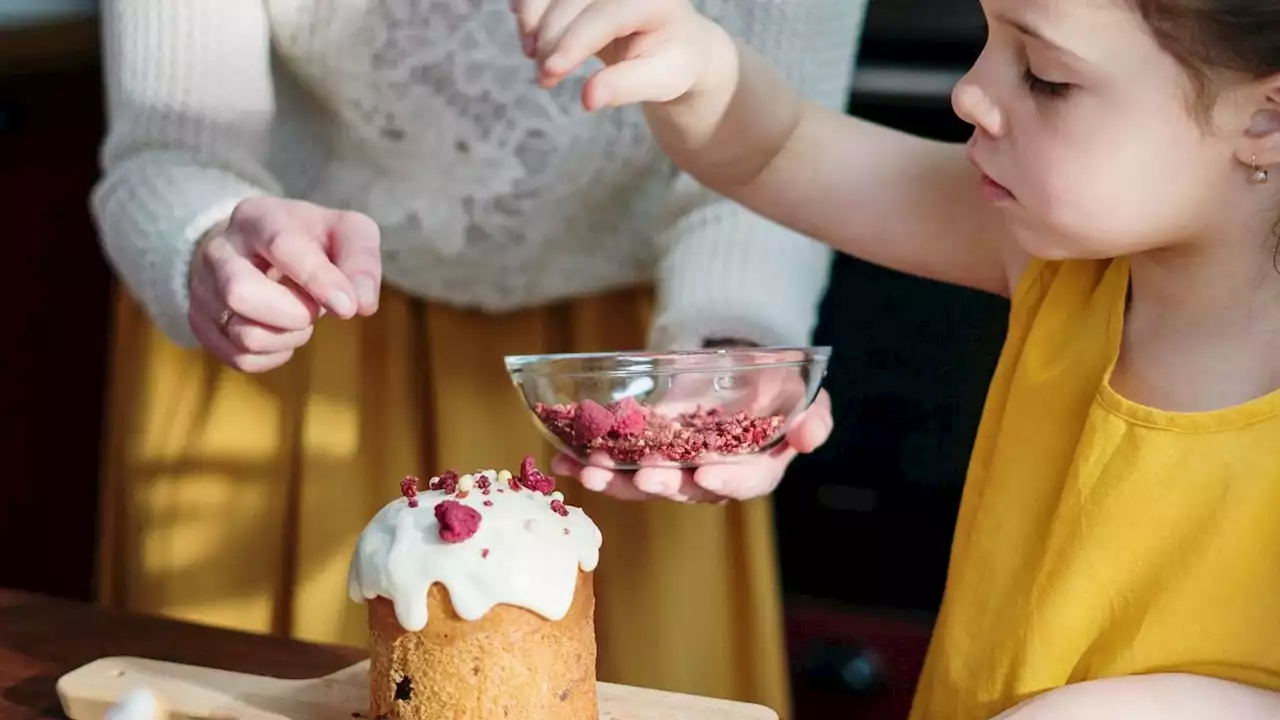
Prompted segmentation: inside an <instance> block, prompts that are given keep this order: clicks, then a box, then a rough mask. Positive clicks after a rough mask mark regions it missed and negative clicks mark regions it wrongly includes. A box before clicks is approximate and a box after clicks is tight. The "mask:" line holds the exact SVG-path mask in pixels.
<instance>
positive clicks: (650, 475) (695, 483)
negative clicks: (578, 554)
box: [552, 389, 834, 503]
mask: <svg viewBox="0 0 1280 720" xmlns="http://www.w3.org/2000/svg"><path fill="white" fill-rule="evenodd" d="M761 392H762V393H776V392H777V390H776V389H762V391H761ZM833 425H834V422H833V420H832V417H831V398H830V397H829V396H828V395H827V391H826V390H820V391H819V392H818V396H817V398H815V399H814V401H813V404H811V405H810V406H809V407H808V408H807V409H806V410H805V411H804V412H803V413H801V414H800V415H799V416H798V417H797V418H796V419H795V421H794V422H792V424H791V427H790V428H788V430H787V435H786V437H785V438H784V439H783V441H782V442H781V443H779V444H778V445H777V446H776V447H774V448H773V449H772V450H770V451H769V452H767V453H765V454H763V455H759V456H756V457H751V458H745V459H742V460H738V461H734V462H728V463H722V464H715V465H705V466H703V467H699V468H697V469H695V470H680V469H677V468H663V467H649V468H641V469H640V470H637V471H635V472H624V471H621V470H612V469H610V468H609V467H608V465H609V461H608V460H607V459H604V458H600V459H598V460H597V459H596V458H593V459H592V461H591V463H590V464H588V465H583V464H582V463H579V462H578V461H577V460H575V459H573V458H571V457H569V456H568V455H563V454H562V455H558V456H557V457H556V458H555V459H554V460H553V461H552V469H553V471H554V472H555V473H557V474H559V475H571V476H574V477H577V478H578V482H580V483H581V484H582V486H583V487H585V488H587V489H588V490H594V491H597V492H602V493H604V494H606V495H610V496H612V497H615V498H618V499H621V500H654V499H659V498H665V499H667V500H675V501H677V502H698V503H720V502H725V501H728V500H750V499H752V498H757V497H762V496H765V495H768V494H769V493H771V492H773V490H774V488H776V487H777V486H778V483H779V482H781V481H782V476H783V474H784V473H785V472H786V470H787V466H788V465H790V464H791V461H792V460H794V459H795V457H796V455H797V454H799V453H809V452H813V451H814V450H816V449H817V448H818V447H820V446H821V445H822V444H823V443H824V442H826V441H827V438H828V437H830V436H831V430H832V427H833Z"/></svg>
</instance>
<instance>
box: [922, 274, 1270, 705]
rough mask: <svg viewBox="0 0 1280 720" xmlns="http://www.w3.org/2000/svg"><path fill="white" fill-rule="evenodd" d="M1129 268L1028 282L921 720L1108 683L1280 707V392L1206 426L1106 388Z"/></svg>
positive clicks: (1020, 293) (985, 423) (990, 407)
mask: <svg viewBox="0 0 1280 720" xmlns="http://www.w3.org/2000/svg"><path fill="white" fill-rule="evenodd" d="M1128 283H1129V263H1128V261H1127V260H1123V259H1122V260H1114V261H1069V262H1064V263H1056V262H1040V261H1037V262H1035V263H1033V264H1032V266H1031V267H1030V268H1029V269H1028V271H1027V273H1026V274H1025V275H1024V276H1023V278H1022V280H1021V281H1020V283H1019V287H1018V289H1017V291H1016V292H1015V294H1014V298H1013V305H1012V309H1011V314H1010V324H1009V336H1008V339H1007V340H1006V344H1005V347H1004V350H1003V352H1002V354H1001V357H1000V362H999V364H998V366H997V369H996V373H995V376H994V379H993V381H992V385H991V391H990V393H989V395H988V397H987V404H986V407H985V409H984V412H983V417H982V422H981V425H980V426H979V430H978V435H977V440H976V444H975V447H974V454H973V458H972V461H971V463H970V467H969V474H968V477H967V479H966V484H965V489H964V495H963V500H962V501H961V505H960V515H959V519H958V523H957V526H956V532H955V539H954V542H953V545H952V550H951V564H950V568H949V570H948V577H947V586H946V592H945V594H944V598H943V602H942V609H941V612H940V614H939V617H938V623H937V625H936V627H935V630H934V636H933V641H932V643H931V646H930V649H929V657H928V659H927V661H926V663H925V669H924V673H923V675H922V677H921V679H920V683H919V685H918V687H917V691H916V697H915V704H914V707H913V708H912V713H911V718H912V720H942V719H946V720H988V719H989V718H991V717H993V716H995V715H998V714H999V713H1000V712H1002V711H1004V710H1006V709H1008V708H1009V707H1012V706H1014V705H1016V704H1018V703H1020V702H1022V701H1023V700H1026V699H1028V698H1029V697H1031V696H1034V695H1036V694H1038V693H1042V692H1044V691H1047V690H1052V689H1054V688H1058V687H1061V686H1063V685H1066V684H1069V683H1074V682H1079V681H1083V680H1090V679H1095V678H1101V677H1109V676H1117V675H1132V674H1141V673H1153V672H1187V673H1196V674H1201V675H1208V676H1215V677H1220V678H1225V679H1229V680H1236V681H1240V682H1245V683H1249V684H1252V685H1257V686H1260V687H1265V688H1269V689H1274V690H1280V392H1274V393H1271V394H1269V395H1267V396H1265V397H1262V398H1259V399H1257V400H1254V401H1252V402H1249V403H1246V404H1243V405H1239V406H1236V407H1232V408H1228V409H1224V410H1219V411H1214V412H1205V413H1172V412H1163V411H1160V410H1156V409H1153V408H1150V407H1145V406H1142V405H1139V404H1137V403H1133V402H1130V401H1128V400H1126V399H1125V398H1123V397H1121V396H1119V395H1118V394H1116V393H1115V392H1114V391H1113V390H1111V388H1110V384H1109V382H1108V379H1109V377H1110V374H1111V368H1112V366H1113V364H1114V362H1115V359H1116V357H1117V355H1118V353H1119V348H1120V337H1121V330H1122V326H1123V322H1124V310H1125V301H1126V298H1127V294H1128Z"/></svg>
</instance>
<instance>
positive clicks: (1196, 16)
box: [1132, 0, 1280, 110]
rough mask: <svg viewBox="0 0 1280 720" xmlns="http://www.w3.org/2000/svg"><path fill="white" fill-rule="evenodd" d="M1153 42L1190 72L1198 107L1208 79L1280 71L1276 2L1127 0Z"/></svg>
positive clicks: (1279, 5) (1208, 101)
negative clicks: (1149, 30) (1219, 74)
mask: <svg viewBox="0 0 1280 720" xmlns="http://www.w3.org/2000/svg"><path fill="white" fill-rule="evenodd" d="M1132 2H1133V4H1134V6H1135V7H1136V8H1137V10H1138V12H1139V13H1141V15H1142V17H1143V19H1145V20H1146V21H1147V24H1148V25H1149V26H1150V27H1151V31H1152V33H1153V34H1154V35H1155V38H1156V40H1157V42H1159V43H1160V45H1161V47H1163V48H1164V50H1165V52H1168V53H1169V54H1170V55H1172V56H1173V57H1174V58H1176V59H1177V60H1178V61H1179V62H1180V63H1181V64H1182V65H1183V66H1184V67H1186V69H1187V71H1188V73H1189V74H1190V76H1191V79H1192V81H1193V82H1194V83H1195V86H1196V90H1197V93H1196V95H1197V101H1198V102H1197V104H1198V105H1200V107H1201V109H1202V110H1204V109H1207V108H1206V107H1205V106H1206V105H1210V106H1211V105H1212V102H1213V99H1214V98H1213V93H1212V87H1213V85H1212V77H1213V75H1214V73H1216V72H1221V71H1226V72H1229V73H1233V74H1237V75H1243V76H1245V77H1248V78H1251V79H1255V80H1260V79H1262V78H1265V77H1268V76H1270V75H1273V74H1280V0H1132Z"/></svg>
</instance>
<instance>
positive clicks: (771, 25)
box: [92, 0, 863, 710]
mask: <svg viewBox="0 0 1280 720" xmlns="http://www.w3.org/2000/svg"><path fill="white" fill-rule="evenodd" d="M706 5H707V6H708V7H707V8H706V9H707V11H708V12H710V13H713V14H714V15H715V16H716V17H717V18H718V19H720V20H721V21H722V22H724V23H725V24H727V25H728V26H730V27H733V28H735V30H736V31H737V32H738V33H739V34H740V35H742V36H743V37H744V38H746V39H747V40H748V41H749V42H752V43H754V44H755V45H756V46H758V47H760V48H761V49H762V50H763V51H765V52H767V53H769V54H770V55H771V57H773V58H774V59H775V61H777V62H778V63H779V64H780V66H781V67H782V68H784V70H785V71H786V72H787V73H788V75H789V77H790V79H791V80H792V82H795V83H797V84H798V85H799V86H801V87H802V88H805V92H806V93H808V94H809V95H811V96H812V97H814V98H815V99H817V100H820V101H821V102H823V103H825V104H828V105H831V106H841V105H843V103H844V101H845V97H846V93H847V89H848V84H849V76H850V72H851V65H852V61H853V57H854V47H855V44H856V41H857V37H858V34H859V28H860V25H861V18H862V10H863V7H862V5H861V4H857V3H855V4H854V5H850V4H848V3H846V2H843V1H842V0H804V2H797V3H786V4H782V3H776V2H773V1H772V0H752V1H750V2H747V1H739V2H709V3H706ZM103 11H104V16H103V21H104V23H105V27H104V37H105V53H106V58H105V59H106V71H107V72H106V78H107V86H108V100H109V107H108V110H109V120H110V131H109V134H108V137H107V138H106V140H105V142H104V146H103V150H102V159H103V165H104V175H103V178H102V179H101V182H100V183H99V185H98V186H97V187H96V188H95V191H94V194H93V199H92V206H93V212H94V215H95V217H96V219H97V222H98V225H99V228H100V232H101V237H102V242H103V245H104V247H105V249H106V252H107V255H108V257H109V258H110V259H111V261H112V263H113V264H114V266H115V268H116V269H117V271H118V273H119V275H120V277H121V279H122V281H123V284H124V286H125V288H126V289H127V291H128V292H127V293H121V296H120V299H119V308H118V311H117V324H116V348H115V358H114V370H113V383H112V396H111V398H110V403H111V404H110V407H111V411H110V416H109V418H108V435H109V444H108V452H107V464H106V468H105V473H104V475H105V483H106V492H105V493H104V500H103V511H102V521H103V543H102V547H103V551H102V556H101V569H100V575H101V578H100V580H101V596H102V599H103V601H104V602H108V603H111V604H114V605H117V606H121V607H125V608H129V609H134V610H140V611H148V612H159V613H164V614H168V615H173V616H178V617H182V618H186V619H189V620H193V621H199V622H206V623H211V624H217V625H223V626H230V627H235V628H241V629H245V630H250V631H257V632H275V633H283V634H288V635H292V636H295V637H298V638H302V639H307V640H319V641H331V642H343V643H350V644H363V642H364V627H363V623H364V615H363V608H361V607H360V606H358V605H354V604H353V603H351V602H350V601H349V600H348V599H347V595H346V590H345V588H346V566H347V562H348V559H349V553H350V548H351V546H352V543H353V542H354V539H355V537H356V535H357V534H358V532H359V530H360V529H361V527H362V526H363V525H364V523H365V522H366V521H367V520H368V518H369V517H370V516H371V514H372V513H373V512H374V511H375V510H376V508H378V507H379V506H381V505H382V504H383V503H384V502H386V500H387V499H389V497H391V496H392V494H393V493H394V492H395V491H396V484H397V482H398V480H399V478H400V477H401V476H403V475H405V474H407V473H417V474H420V475H425V474H429V473H431V472H434V471H438V470H440V469H443V468H447V467H458V468H466V467H477V466H481V465H484V466H493V465H497V464H502V465H506V466H514V465H516V464H517V463H518V461H519V459H520V457H521V456H522V455H524V454H526V453H528V452H530V451H531V450H543V449H544V447H545V446H544V445H543V444H542V439H541V436H540V435H539V434H538V431H537V430H536V428H535V427H534V426H533V424H532V423H531V422H530V421H529V419H528V417H527V414H526V412H525V411H524V409H523V408H522V407H521V406H520V404H519V399H518V398H517V396H516V394H515V393H514V392H513V391H512V390H511V387H510V383H509V381H508V379H507V378H506V376H505V372H504V370H503V366H502V363H501V356H502V355H503V354H506V353H538V352H551V351H581V350H598V349H620V348H634V347H637V346H641V345H645V344H648V345H650V346H653V347H659V348H674V347H693V346H699V345H702V344H706V343H709V342H730V343H756V344H800V343H804V342H807V340H808V337H809V333H810V331H811V328H812V326H813V325H814V321H815V316H816V308H817V304H818V302H819V299H820V296H821V293H822V290H823V286H824V284H825V277H826V272H827V269H828V266H829V262H830V256H829V253H828V251H826V250H825V249H824V248H822V247H821V246H819V245H817V244H816V243H813V242H812V241H810V240H808V239H807V238H804V237H802V236H799V235H796V234H794V233H791V232H789V231H786V230H783V229H782V228H780V227H779V226H777V225H774V224H772V223H769V222H767V221H765V220H763V219H762V218H760V217H759V216H756V215H752V214H750V213H748V212H746V211H744V210H743V209H742V208H741V207H739V206H737V205H733V204H730V203H728V202H726V201H724V200H723V199H721V198H719V197H717V196H715V195H713V194H712V193H709V192H707V191H706V190H704V189H703V188H701V187H699V186H698V185H697V184H696V183H694V182H693V181H691V180H690V179H689V178H688V177H686V176H683V175H680V174H679V173H678V172H676V171H675V170H674V169H673V168H672V166H671V165H670V164H669V163H668V162H666V161H665V160H663V159H662V158H661V156H660V154H659V153H658V151H657V148H656V146H655V145H654V143H653V141H652V139H651V138H650V137H649V135H648V133H647V131H646V130H645V128H644V124H643V119H642V118H641V116H640V115H639V113H638V112H634V111H629V112H623V113H616V114H610V115H607V116H603V115H602V116H595V117H587V116H585V115H583V114H581V113H580V112H579V111H578V110H577V107H578V100H579V99H578V97H577V95H576V93H577V92H578V90H579V88H578V87H575V86H573V84H572V83H570V84H568V85H567V86H566V87H565V89H563V90H560V91H557V92H556V93H554V94H552V95H548V94H547V93H546V92H545V91H544V90H543V89H541V88H539V87H538V86H537V84H536V83H535V81H534V69H533V66H532V63H530V62H529V60H528V59H527V58H525V57H522V56H521V55H520V54H519V52H518V48H519V44H518V42H515V40H516V38H515V34H514V33H515V28H514V24H513V22H512V20H511V18H510V16H509V12H508V9H507V3H506V2H505V1H504V0H399V1H396V0H343V1H342V2H339V1H338V0H187V1H185V2H182V3H172V2H168V0H107V2H105V3H104V8H103ZM512 47H515V48H516V49H517V50H516V52H514V53H513V52H511V51H510V50H509V48H512ZM296 252H300V253H302V254H301V255H297V254H290V253H296ZM308 257H309V258H312V260H315V259H316V258H321V259H323V262H321V261H315V262H316V263H317V264H316V265H315V266H313V267H312V268H311V269H310V270H307V269H305V268H303V267H302V265H300V264H294V265H291V264H290V258H293V259H294V260H297V262H298V263H304V261H305V258H308ZM298 258H303V260H298ZM304 264H305V263H304ZM321 266H323V267H321ZM285 268H289V269H290V271H289V272H286V271H285V270H284V269H285ZM317 268H319V269H317ZM344 268H345V269H346V270H345V271H344ZM347 271H350V272H347ZM384 275H385V277H386V279H387V281H388V282H387V286H385V287H384V286H382V283H381V280H382V278H383V276H384ZM655 278H656V293H654V292H652V291H650V290H649V289H648V287H647V283H648V282H649V281H650V280H653V279H655ZM765 288H767V292H762V289H765ZM246 289H247V290H246ZM379 289H380V290H381V292H380V293H379ZM254 293H257V294H256V295H255V294H254ZM255 298H256V299H255ZM264 298H265V299H264ZM259 301H260V302H259ZM246 303H247V304H246ZM255 303H256V304H255ZM651 305H652V307H651ZM375 310H376V312H374V311H375ZM299 313H301V317H299ZM356 316H361V317H360V319H359V320H358V321H351V320H350V318H353V317H356ZM201 346H203V351H202V349H201ZM241 370H243V371H247V372H241ZM814 422H816V423H818V424H819V425H821V424H823V423H825V424H826V425H827V426H828V427H829V423H830V420H829V415H827V414H826V409H825V406H819V413H818V414H817V416H816V420H814ZM801 449H803V448H801ZM540 454H541V455H543V456H546V455H547V453H546V452H545V451H544V452H541V453H540ZM760 471H761V472H763V473H765V474H766V475H768V477H765V478H764V480H765V481H771V482H776V481H777V477H778V476H779V475H780V473H781V466H778V465H776V464H775V465H768V466H764V467H762V468H761V470H760ZM575 489H576V488H575ZM583 495H585V493H581V492H579V493H576V494H575V497H573V498H572V499H573V501H574V502H576V503H579V504H582V505H583V506H584V507H585V508H586V509H587V511H588V512H589V513H591V514H592V516H593V517H594V518H595V519H596V520H597V522H598V523H599V524H600V525H601V528H602V530H603V531H604V533H605V537H606V547H605V551H604V558H603V559H602V563H601V571H600V572H599V574H598V577H597V583H598V596H599V606H598V611H597V613H598V633H599V641H600V654H601V656H600V675H601V677H602V678H603V679H606V680H613V681H616V682H623V683H630V684H637V685H645V686H650V687H658V688H667V689H672V690H681V691H688V692H696V693H702V694H709V695H718V696H724V697H732V698H741V699H745V700H754V701H758V702H763V703H767V704H769V705H771V706H773V707H775V708H777V709H779V710H785V708H786V704H787V695H786V693H787V689H786V676H785V665H784V661H783V658H784V653H783V649H782V644H781V643H782V634H781V627H780V598H779V596H778V591H777V577H776V571H775V568H774V561H775V558H774V554H773V544H772V536H771V532H772V531H771V518H770V512H769V508H768V505H767V504H765V503H764V502H761V501H757V502H752V503H746V504H740V505H727V506H709V505H674V504H668V503H651V504H648V503H647V504H627V505H623V504H619V503H615V502H612V501H609V500H606V499H604V498H599V497H596V498H591V497H583ZM610 539H612V540H610ZM659 580H660V581H659Z"/></svg>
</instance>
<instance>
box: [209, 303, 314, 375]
mask: <svg viewBox="0 0 1280 720" xmlns="http://www.w3.org/2000/svg"><path fill="white" fill-rule="evenodd" d="M188 321H189V322H190V323H191V331H192V332H193V333H194V334H195V336H196V339H197V340H199V341H200V344H201V345H203V346H204V347H205V349H206V350H208V351H209V352H210V353H212V354H213V355H214V357H216V358H218V359H219V360H221V361H223V362H224V363H226V364H227V365H230V366H231V367H233V368H235V369H237V370H239V371H241V372H247V373H259V372H266V371H267V370H273V369H275V368H277V367H280V366H281V365H283V364H285V363H286V362H288V361H289V358H291V357H293V351H292V350H285V351H282V352H273V353H249V352H244V351H242V350H241V349H240V348H238V347H236V345H235V344H234V343H233V342H232V341H231V338H229V337H227V336H226V335H224V334H223V332H222V328H221V327H219V326H218V323H217V320H216V319H214V318H211V317H209V316H208V315H206V314H204V313H198V312H192V313H190V315H189V316H188Z"/></svg>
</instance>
